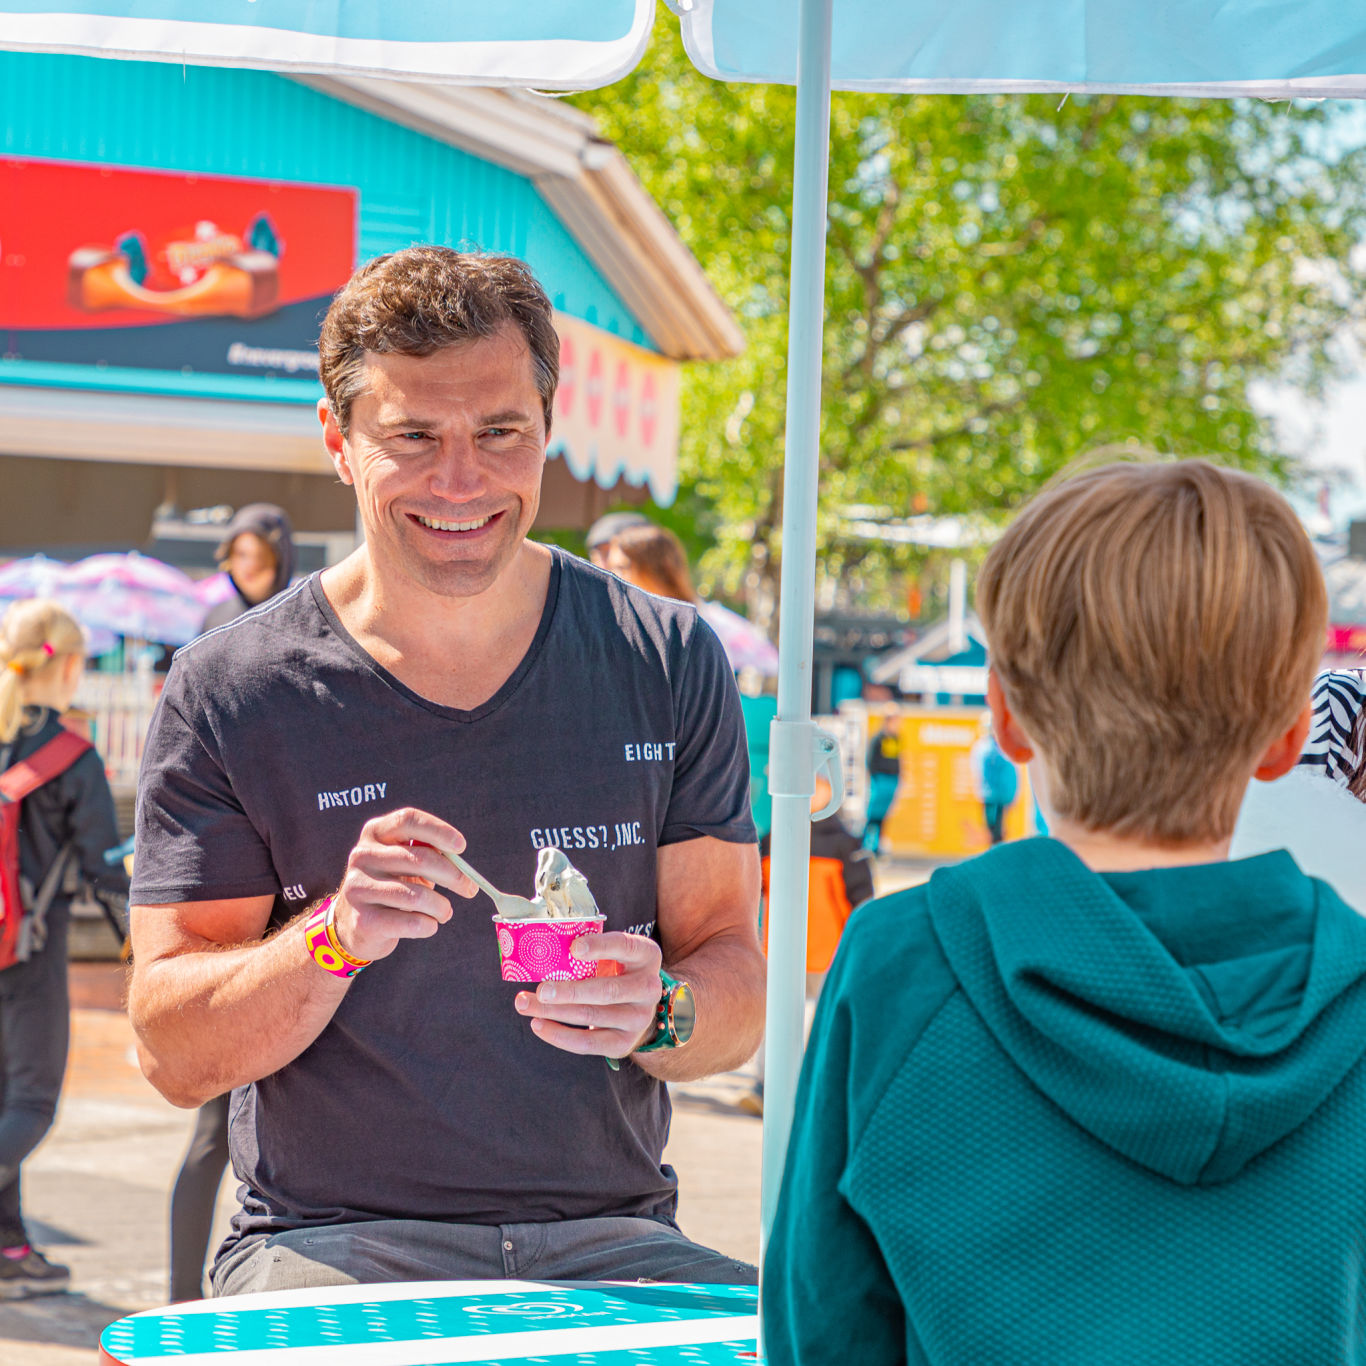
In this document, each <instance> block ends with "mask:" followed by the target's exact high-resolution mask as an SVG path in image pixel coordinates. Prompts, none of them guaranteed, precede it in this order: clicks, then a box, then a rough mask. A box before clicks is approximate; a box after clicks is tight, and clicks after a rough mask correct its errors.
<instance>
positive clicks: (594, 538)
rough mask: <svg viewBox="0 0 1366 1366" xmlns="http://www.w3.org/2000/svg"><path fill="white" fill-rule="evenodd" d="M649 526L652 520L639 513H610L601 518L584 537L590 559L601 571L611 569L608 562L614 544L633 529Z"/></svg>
mask: <svg viewBox="0 0 1366 1366" xmlns="http://www.w3.org/2000/svg"><path fill="white" fill-rule="evenodd" d="M649 525H650V519H649V518H648V517H646V516H644V515H643V514H642V513H639V512H609V513H607V515H606V516H604V517H599V518H598V520H597V521H596V522H594V523H593V525H592V526H590V527H589V528H588V534H587V535H586V536H585V537H584V544H585V545H586V546H587V547H588V558H589V559H590V560H591V561H592V562H593V563H594V564H595V565H597V567H598V568H599V569H608V568H610V566H609V565H608V563H607V560H608V556H609V555H610V553H611V550H612V542H613V541H614V540H616V538H617V537H618V536H620V535H621V533H622V532H623V531H627V530H629V529H630V528H631V527H637V526H649Z"/></svg>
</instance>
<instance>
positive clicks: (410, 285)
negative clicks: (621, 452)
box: [318, 246, 560, 435]
mask: <svg viewBox="0 0 1366 1366" xmlns="http://www.w3.org/2000/svg"><path fill="white" fill-rule="evenodd" d="M507 323H513V324H514V325H515V326H516V327H517V328H518V329H519V330H520V331H521V334H522V336H523V337H524V338H525V340H526V344H527V348H528V350H529V351H530V352H531V369H532V374H533V375H534V377H535V380H536V389H537V392H538V393H539V394H540V396H541V407H542V410H543V412H544V413H545V429H546V432H547V434H548V433H549V431H550V416H551V409H552V408H553V407H554V404H555V387H556V385H557V384H558V383H559V380H560V339H559V337H558V335H557V334H556V332H555V325H554V306H553V305H552V304H551V302H550V300H549V298H548V297H547V296H546V293H545V290H543V289H542V288H541V286H540V285H539V284H538V283H537V281H536V277H535V276H534V275H533V274H532V273H531V270H530V268H529V267H528V266H527V264H526V263H525V262H524V261H519V260H517V258H516V257H514V256H485V255H483V254H481V253H479V252H466V251H454V250H452V249H451V248H450V247H430V246H422V247H408V248H407V249H406V250H404V251H395V252H390V253H389V254H388V255H386V256H376V257H375V258H374V259H373V260H371V261H367V262H366V263H365V264H364V265H363V266H361V267H360V268H359V269H358V270H357V271H356V273H355V274H354V275H352V277H351V278H350V279H349V280H348V281H347V282H346V284H345V285H344V286H343V287H342V289H341V291H340V293H338V294H337V296H336V298H334V299H333V300H332V306H331V308H329V309H328V310H327V317H326V318H324V319H323V326H322V335H321V336H320V337H319V338H318V361H319V370H320V373H321V375H322V382H323V388H324V389H325V390H326V391H327V401H328V404H329V405H330V407H331V409H332V415H333V417H335V418H336V420H337V426H338V427H339V428H340V429H341V432H342V434H343V435H345V434H346V431H347V428H348V427H349V426H350V422H351V405H352V403H353V402H354V401H355V400H356V398H357V396H358V395H359V394H360V393H361V392H362V389H363V386H364V370H365V353H366V352H367V351H371V352H374V353H376V354H377V355H385V354H390V353H395V352H396V353H398V354H399V355H404V356H430V355H431V354H432V353H433V352H435V351H440V350H441V349H442V348H443V347H447V346H455V345H457V344H459V343H460V342H467V341H474V340H477V339H479V338H484V337H491V336H493V335H494V334H495V333H497V332H498V331H499V330H500V329H501V328H502V327H504V326H505V325H506V324H507Z"/></svg>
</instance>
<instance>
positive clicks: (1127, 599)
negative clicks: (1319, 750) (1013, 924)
mask: <svg viewBox="0 0 1366 1366" xmlns="http://www.w3.org/2000/svg"><path fill="white" fill-rule="evenodd" d="M977 607H978V612H979V614H980V616H981V619H982V623H983V626H984V627H985V628H986V635H987V640H988V645H989V650H990V660H991V667H992V669H993V671H994V672H995V674H996V676H997V679H998V680H999V682H1000V684H1001V687H1002V689H1003V691H1004V693H1005V697H1006V701H1007V703H1008V704H1009V706H1010V708H1011V711H1012V712H1013V713H1014V714H1015V716H1017V717H1018V719H1019V721H1020V724H1021V725H1022V726H1023V728H1024V730H1025V731H1026V732H1027V733H1028V735H1029V737H1030V738H1031V739H1032V740H1034V741H1035V742H1036V743H1037V744H1038V746H1039V749H1040V751H1041V753H1042V754H1043V756H1044V757H1045V759H1046V762H1047V766H1048V775H1049V791H1048V798H1049V804H1050V806H1051V807H1052V809H1053V811H1054V813H1055V814H1056V815H1057V816H1060V817H1062V818H1065V819H1067V820H1071V821H1075V822H1077V823H1079V824H1080V825H1082V826H1083V827H1085V828H1087V829H1092V830H1105V831H1108V832H1111V833H1113V834H1117V835H1121V836H1128V837H1132V838H1138V839H1143V840H1146V841H1149V842H1153V843H1158V844H1171V845H1179V844H1187V843H1192V842H1196V841H1204V840H1217V839H1223V838H1226V837H1227V836H1228V835H1229V834H1230V833H1231V832H1232V830H1233V826H1234V822H1235V821H1236V819H1237V815H1238V807H1239V804H1240V803H1241V801H1242V795H1243V789H1244V786H1245V784H1246V781H1247V779H1248V777H1249V775H1250V774H1251V772H1252V770H1253V768H1254V767H1255V765H1256V763H1257V759H1258V758H1259V756H1260V755H1261V754H1262V753H1263V752H1264V751H1265V749H1266V747H1267V746H1268V745H1269V744H1270V743H1271V742H1272V741H1273V740H1274V739H1275V738H1276V737H1277V736H1279V735H1281V734H1283V733H1284V732H1285V731H1286V730H1287V729H1288V728H1289V726H1290V725H1291V724H1292V722H1293V721H1294V719H1295V717H1296V716H1297V715H1298V714H1299V713H1300V711H1301V710H1302V709H1303V708H1304V707H1305V705H1306V704H1307V703H1308V701H1309V689H1310V685H1311V683H1312V681H1313V677H1314V672H1315V669H1316V668H1317V666H1318V662H1319V659H1320V657H1321V655H1322V652H1323V645H1324V633H1325V630H1326V627H1327V620H1328V604H1327V594H1326V592H1325V589H1324V583H1323V575H1322V573H1321V571H1320V569H1319V565H1318V561H1317V559H1316V558H1315V555H1314V551H1313V547H1312V546H1311V545H1310V544H1309V538H1308V537H1307V536H1306V535H1305V533H1304V530H1303V528H1302V527H1301V526H1300V524H1299V521H1298V520H1297V519H1296V517H1295V514H1294V512H1293V511H1292V510H1291V508H1290V505H1289V504H1288V503H1287V502H1286V501H1285V499H1284V498H1282V497H1281V496H1280V494H1278V493H1276V492H1275V491H1274V490H1273V489H1271V488H1269V487H1268V486H1267V485H1266V484H1263V483H1261V482H1260V481H1259V480H1257V479H1255V478H1253V477H1252V476H1251V475H1247V474H1243V473H1241V472H1239V471H1236V470H1229V469H1221V468H1219V467H1218V466H1215V465H1212V464H1210V463H1209V462H1208V461H1205V460H1178V461H1167V462H1161V461H1160V459H1159V457H1157V456H1147V455H1145V456H1144V457H1143V458H1142V461H1141V462H1134V461H1126V462H1124V463H1120V464H1112V465H1107V466H1105V467H1103V468H1099V469H1091V470H1088V471H1086V472H1085V473H1082V474H1079V475H1076V476H1075V477H1073V478H1070V479H1068V480H1066V481H1065V482H1063V483H1061V484H1058V485H1056V486H1055V487H1053V488H1050V489H1047V490H1045V491H1044V492H1043V493H1041V494H1040V495H1039V496H1038V497H1036V498H1035V499H1034V500H1033V501H1032V502H1030V503H1029V504H1028V505H1027V506H1026V507H1025V508H1024V510H1023V511H1022V512H1021V513H1020V514H1019V516H1017V517H1016V518H1015V520H1014V521H1013V522H1012V523H1011V524H1010V526H1009V528H1008V529H1007V530H1006V532H1005V534H1004V535H1003V536H1002V537H1001V539H1000V540H999V541H998V542H997V543H996V545H995V546H994V547H993V548H992V550H991V553H990V554H989V555H988V556H987V559H986V562H985V564H984V565H983V566H982V572H981V574H980V575H979V577H978V580H977Z"/></svg>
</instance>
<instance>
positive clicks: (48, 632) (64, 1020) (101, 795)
mask: <svg viewBox="0 0 1366 1366" xmlns="http://www.w3.org/2000/svg"><path fill="white" fill-rule="evenodd" d="M84 666H85V637H84V635H83V634H82V632H81V628H80V627H79V626H78V625H77V623H76V622H75V620H73V618H72V617H71V616H70V615H69V614H68V613H67V612H66V611H65V610H64V609H63V608H61V607H60V606H59V605H58V604H57V603H55V602H49V601H46V600H43V599H36V598H35V599H31V600H28V601H25V602H17V603H15V604H14V605H13V606H12V607H11V608H10V609H9V611H8V612H7V613H6V614H5V617H4V620H3V621H0V1299H20V1298H24V1297H26V1296H28V1295H35V1294H47V1293H51V1292H53V1291H57V1290H65V1289H66V1287H67V1284H68V1283H69V1281H70V1273H69V1271H68V1270H67V1268H66V1267H64V1266H58V1265H56V1264H54V1263H52V1262H49V1261H48V1260H47V1258H46V1257H44V1256H43V1254H42V1253H41V1252H39V1251H38V1250H37V1249H36V1248H34V1247H33V1246H32V1244H31V1243H30V1242H29V1238H28V1234H27V1232H26V1230H25V1228H24V1220H23V1214H22V1211H21V1207H20V1184H19V1183H20V1167H21V1164H22V1163H23V1161H24V1159H25V1158H26V1157H27V1156H28V1155H29V1153H31V1152H32V1151H33V1149H34V1148H36V1147H37V1146H38V1143H39V1141H40V1140H41V1139H42V1138H43V1136H44V1135H45V1134H46V1133H47V1131H48V1129H49V1128H50V1127H51V1125H52V1121H53V1118H54V1116H55V1115H56V1112H57V1098H58V1096H59V1094H60V1093H61V1087H62V1076H63V1074H64V1072H65V1070H66V1052H67V1038H68V1033H69V1006H68V999H67V929H68V926H69V924H70V916H71V900H72V888H73V885H74V884H75V882H76V881H77V880H78V879H84V880H85V881H86V882H88V883H90V884H91V885H92V887H93V888H94V890H95V892H96V894H97V895H99V896H100V897H101V898H102V899H104V900H105V901H106V904H109V903H111V902H119V901H121V902H122V904H123V905H124V906H126V904H127V894H128V878H127V875H126V874H125V873H124V871H123V868H122V866H121V865H115V866H112V867H111V866H110V865H109V864H108V863H106V861H105V858H104V853H105V850H107V849H110V848H112V847H113V846H114V845H116V844H118V842H119V835H118V827H117V824H116V821H115V816H114V799H113V795H112V794H111V793H110V791H109V782H108V780H107V779H106V777H105V774H104V765H103V764H102V763H101V762H100V758H99V755H98V754H96V753H95V751H94V750H93V749H92V748H91V746H90V744H89V742H88V741H86V740H83V739H81V738H79V737H78V736H75V735H73V734H71V733H70V732H69V731H67V730H66V729H64V728H63V726H62V722H61V716H62V713H63V712H64V711H65V710H66V709H67V708H68V707H69V706H70V705H71V701H72V698H73V697H74V696H75V693H76V689H77V687H78V686H79V684H80V680H81V674H82V671H83V669H84Z"/></svg>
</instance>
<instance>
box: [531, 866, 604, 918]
mask: <svg viewBox="0 0 1366 1366" xmlns="http://www.w3.org/2000/svg"><path fill="white" fill-rule="evenodd" d="M536 899H537V900H538V901H544V902H545V906H546V913H547V914H548V915H550V916H552V917H554V918H557V919H564V920H582V919H583V918H585V917H588V916H596V915H599V914H601V912H600V911H599V910H598V903H597V902H596V901H594V900H593V893H592V892H590V891H589V890H588V879H587V878H586V877H584V875H583V874H582V873H581V872H579V870H578V869H577V868H575V867H574V865H573V864H572V863H570V861H569V859H568V858H566V857H565V853H564V850H563V849H542V850H541V856H540V858H539V859H538V860H537V863H536Z"/></svg>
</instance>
